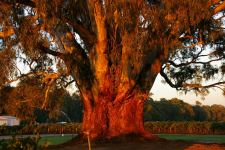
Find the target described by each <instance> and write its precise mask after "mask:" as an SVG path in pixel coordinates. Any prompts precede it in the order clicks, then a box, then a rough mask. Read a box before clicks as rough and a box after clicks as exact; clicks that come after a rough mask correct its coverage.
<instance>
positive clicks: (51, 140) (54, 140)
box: [38, 135, 73, 146]
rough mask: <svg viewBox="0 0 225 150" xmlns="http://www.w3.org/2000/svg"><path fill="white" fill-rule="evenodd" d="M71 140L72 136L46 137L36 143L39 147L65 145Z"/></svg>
mask: <svg viewBox="0 0 225 150" xmlns="http://www.w3.org/2000/svg"><path fill="white" fill-rule="evenodd" d="M72 138H73V136H72V135H64V136H47V137H42V138H41V139H40V141H39V142H38V145H39V146H43V145H46V146H48V145H58V144H62V143H65V142H67V141H69V140H71V139H72Z"/></svg>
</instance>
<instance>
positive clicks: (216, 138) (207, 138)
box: [157, 134, 225, 144]
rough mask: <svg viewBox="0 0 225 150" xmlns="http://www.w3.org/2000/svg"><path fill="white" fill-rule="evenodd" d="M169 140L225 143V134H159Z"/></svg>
mask: <svg viewBox="0 0 225 150" xmlns="http://www.w3.org/2000/svg"><path fill="white" fill-rule="evenodd" d="M157 135H158V136H159V137H161V138H165V139H168V140H182V141H190V142H199V143H221V144H222V143H225V135H188V134H157Z"/></svg>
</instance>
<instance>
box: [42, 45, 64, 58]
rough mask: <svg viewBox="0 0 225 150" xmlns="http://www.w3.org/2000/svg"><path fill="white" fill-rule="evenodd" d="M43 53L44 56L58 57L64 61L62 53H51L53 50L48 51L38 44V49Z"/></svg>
mask: <svg viewBox="0 0 225 150" xmlns="http://www.w3.org/2000/svg"><path fill="white" fill-rule="evenodd" d="M38 48H39V49H40V50H41V51H42V52H43V53H46V54H50V55H53V56H56V57H59V58H61V59H64V54H63V53H60V52H57V51H53V50H50V49H49V48H48V47H46V46H44V45H42V44H40V45H39V47H38Z"/></svg>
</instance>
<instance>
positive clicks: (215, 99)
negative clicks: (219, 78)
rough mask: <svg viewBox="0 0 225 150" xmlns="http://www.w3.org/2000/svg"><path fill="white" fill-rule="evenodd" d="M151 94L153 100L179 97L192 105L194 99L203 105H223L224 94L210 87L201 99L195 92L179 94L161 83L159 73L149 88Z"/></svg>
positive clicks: (224, 101) (194, 101)
mask: <svg viewBox="0 0 225 150" xmlns="http://www.w3.org/2000/svg"><path fill="white" fill-rule="evenodd" d="M151 93H153V95H152V96H151V97H152V98H153V99H154V100H160V98H166V99H171V98H175V97H176V98H179V99H181V100H183V101H185V102H187V103H189V104H192V105H194V104H195V103H196V101H199V102H201V103H202V104H203V105H213V104H220V105H223V106H225V96H223V94H222V91H221V90H217V89H214V90H213V89H211V90H210V94H209V95H207V96H206V97H205V99H204V100H202V98H201V96H196V95H195V93H193V92H190V93H187V94H186V95H185V94H180V93H179V92H177V91H176V89H173V88H171V87H170V86H169V85H168V84H165V83H162V77H161V76H160V75H158V76H157V79H156V81H155V83H154V85H153V87H152V89H151Z"/></svg>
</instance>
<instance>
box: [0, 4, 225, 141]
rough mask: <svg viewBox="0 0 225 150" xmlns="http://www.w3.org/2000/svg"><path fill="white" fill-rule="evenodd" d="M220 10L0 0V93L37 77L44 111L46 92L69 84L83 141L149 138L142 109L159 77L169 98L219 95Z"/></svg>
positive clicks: (209, 6)
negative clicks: (173, 92) (76, 96)
mask: <svg viewBox="0 0 225 150" xmlns="http://www.w3.org/2000/svg"><path fill="white" fill-rule="evenodd" d="M224 7H225V2H224V1H222V0H176V1H174V0H116V1H115V0H0V38H1V39H0V43H1V44H0V49H1V52H0V65H1V68H0V71H1V74H0V85H1V86H5V85H7V84H9V83H10V82H13V81H15V80H18V79H21V78H23V77H25V76H39V78H42V83H43V84H45V86H44V87H45V88H43V91H45V96H44V97H45V101H44V103H43V105H42V108H45V107H47V105H48V97H49V94H48V93H50V92H51V89H52V87H54V86H53V85H54V84H57V85H58V86H62V87H66V86H67V85H68V84H70V83H72V82H73V81H75V82H76V85H77V88H78V89H79V92H80V94H81V96H82V100H83V104H84V118H83V131H84V133H89V135H90V137H91V138H98V137H109V138H110V137H113V136H118V135H121V134H129V133H138V134H142V135H143V136H147V137H152V135H151V134H150V133H147V132H146V131H145V129H144V126H143V105H144V101H145V100H146V99H147V97H148V95H149V91H150V89H151V87H152V85H153V83H154V81H155V78H156V76H157V75H158V74H159V73H160V74H161V75H162V77H163V78H164V79H165V81H166V82H167V83H168V84H169V85H170V86H172V87H173V88H176V89H177V90H185V91H190V90H195V91H196V92H199V93H201V94H206V93H207V91H208V89H209V88H210V87H216V88H218V89H222V90H223V86H224V83H225V82H224V80H223V73H224V72H225V65H224V58H225V51H224V49H223V47H224V32H223V24H222V20H223V13H222V12H223V9H224ZM18 61H20V62H22V63H24V65H26V66H29V68H30V69H29V72H27V70H25V71H23V70H22V71H21V67H18V65H21V63H18ZM218 61H220V63H215V62H218ZM216 75H218V76H216ZM213 78H215V79H218V80H213V82H214V81H215V83H212V82H209V83H208V82H206V81H211V79H213ZM159 90H160V89H159Z"/></svg>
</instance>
